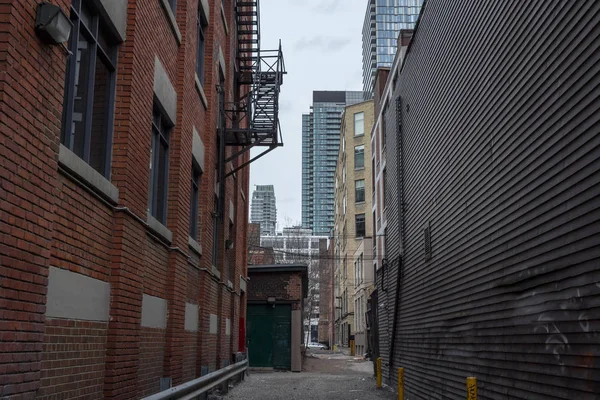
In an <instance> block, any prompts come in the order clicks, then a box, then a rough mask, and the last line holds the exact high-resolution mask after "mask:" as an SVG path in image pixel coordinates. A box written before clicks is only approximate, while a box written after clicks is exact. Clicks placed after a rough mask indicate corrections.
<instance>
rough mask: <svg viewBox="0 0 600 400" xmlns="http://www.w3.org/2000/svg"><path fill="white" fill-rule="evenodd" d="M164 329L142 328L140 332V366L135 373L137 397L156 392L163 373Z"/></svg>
mask: <svg viewBox="0 0 600 400" xmlns="http://www.w3.org/2000/svg"><path fill="white" fill-rule="evenodd" d="M164 356H165V331H164V329H153V328H142V330H141V334H140V367H139V369H138V373H137V381H138V391H137V397H144V396H147V395H150V394H153V393H156V392H158V391H159V389H160V378H162V377H163V376H165V375H164V364H163V360H164Z"/></svg>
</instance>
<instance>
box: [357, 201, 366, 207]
mask: <svg viewBox="0 0 600 400" xmlns="http://www.w3.org/2000/svg"><path fill="white" fill-rule="evenodd" d="M354 205H355V206H364V205H365V202H364V201H357V202H356V203H354Z"/></svg>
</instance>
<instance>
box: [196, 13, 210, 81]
mask: <svg viewBox="0 0 600 400" xmlns="http://www.w3.org/2000/svg"><path fill="white" fill-rule="evenodd" d="M200 7H202V4H201V2H198V19H197V21H196V25H197V29H198V32H197V42H196V75H198V80H199V81H200V84H202V85H204V47H205V36H204V28H206V27H207V26H208V21H205V20H204V18H202V12H201V11H200Z"/></svg>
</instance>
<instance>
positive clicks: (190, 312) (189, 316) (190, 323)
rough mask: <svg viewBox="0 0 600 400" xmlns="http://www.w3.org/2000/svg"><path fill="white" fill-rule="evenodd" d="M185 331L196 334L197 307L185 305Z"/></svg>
mask: <svg viewBox="0 0 600 400" xmlns="http://www.w3.org/2000/svg"><path fill="white" fill-rule="evenodd" d="M185 330H186V331H189V332H198V305H197V304H192V303H185Z"/></svg>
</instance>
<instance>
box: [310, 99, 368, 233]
mask: <svg viewBox="0 0 600 400" xmlns="http://www.w3.org/2000/svg"><path fill="white" fill-rule="evenodd" d="M363 100H364V93H363V92H344V91H315V92H313V104H312V107H311V112H310V113H308V114H303V115H302V227H303V228H306V229H311V230H312V234H313V235H315V236H328V235H329V233H330V230H331V228H332V227H333V218H334V195H335V187H334V183H335V181H334V179H335V166H336V164H337V158H338V151H339V146H340V124H341V121H342V120H341V116H342V111H344V107H346V106H348V105H351V104H356V103H359V102H361V101H363Z"/></svg>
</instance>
